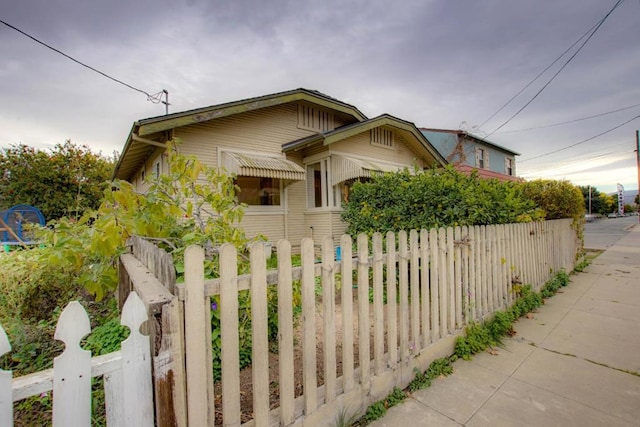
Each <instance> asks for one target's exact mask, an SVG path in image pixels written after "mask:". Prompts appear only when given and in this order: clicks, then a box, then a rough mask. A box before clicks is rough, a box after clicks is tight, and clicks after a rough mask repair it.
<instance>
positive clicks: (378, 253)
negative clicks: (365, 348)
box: [371, 233, 391, 375]
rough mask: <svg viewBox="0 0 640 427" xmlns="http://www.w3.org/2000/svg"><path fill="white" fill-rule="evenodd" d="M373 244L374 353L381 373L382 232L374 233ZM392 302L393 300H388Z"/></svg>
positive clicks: (382, 364)
mask: <svg viewBox="0 0 640 427" xmlns="http://www.w3.org/2000/svg"><path fill="white" fill-rule="evenodd" d="M371 245H372V246H373V354H374V356H373V357H374V360H375V366H374V368H375V373H376V375H380V374H381V373H382V371H383V370H384V368H385V366H384V361H383V358H384V357H383V355H384V306H383V278H382V270H383V269H382V266H383V261H384V260H383V257H382V234H381V233H374V234H373V236H372V239H371ZM387 303H388V304H391V301H387Z"/></svg>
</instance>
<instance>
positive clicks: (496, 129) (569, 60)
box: [487, 0, 624, 137]
mask: <svg viewBox="0 0 640 427" xmlns="http://www.w3.org/2000/svg"><path fill="white" fill-rule="evenodd" d="M623 1H624V0H618V1H617V2H616V4H615V5H614V6H613V7H612V8H611V10H610V11H609V12H607V14H606V15H605V16H604V18H602V19H601V20H600V22H599V23H598V24H597V25H596V27H595V29H594V30H593V31H592V32H591V34H589V36H588V37H587V38H586V40H585V41H584V42H582V44H581V45H580V47H578V50H576V51H575V52H574V53H573V55H571V56H570V57H569V59H567V61H566V62H565V63H564V64H563V65H562V67H560V69H559V70H558V71H556V73H555V74H554V75H553V76H551V78H550V79H549V81H548V82H547V83H545V84H544V86H542V88H541V89H540V90H539V91H538V92H536V94H535V95H533V97H532V98H531V99H530V100H529V101H528V102H527V103H526V104H524V105H523V106H522V107H521V108H520V109H519V110H518V111H516V112H515V114H513V115H512V116H511V117H509V118H508V119H507V120H506V121H505V122H504V123H502V124H501V125H500V126H498V127H497V128H495V129H494V130H493V131H491V132H490V133H489V134H488V135H487V137H489V136H491V135H493V134H494V133H495V132H496V131H498V130H500V129H502V128H503V127H504V126H505V125H506V124H507V123H509V122H510V121H511V120H513V119H514V118H515V117H516V116H517V115H518V114H520V113H521V112H522V111H523V110H524V109H525V108H527V107H528V106H529V104H531V103H532V102H533V101H534V100H535V99H536V98H537V97H538V95H540V94H541V93H542V91H544V90H545V89H546V88H547V86H549V85H550V84H551V82H552V81H553V80H554V79H555V78H556V77H557V76H558V74H560V73H561V72H562V71H563V70H564V69H565V67H566V66H567V65H569V63H570V62H571V61H572V60H573V58H575V57H576V55H578V53H580V51H581V50H582V48H584V47H585V45H586V44H587V43H588V42H589V40H591V38H592V37H593V36H594V34H595V33H596V32H597V31H598V30H599V29H600V27H601V26H602V24H604V22H605V21H606V20H607V18H608V17H609V16H610V15H611V14H612V13H613V11H614V10H616V9H617V8H618V6H620V4H621V3H622V2H623Z"/></svg>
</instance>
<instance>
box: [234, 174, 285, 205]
mask: <svg viewBox="0 0 640 427" xmlns="http://www.w3.org/2000/svg"><path fill="white" fill-rule="evenodd" d="M236 185H237V186H238V187H240V191H239V192H238V201H239V202H240V203H246V204H247V205H249V206H280V180H279V179H278V178H262V177H255V176H238V177H236Z"/></svg>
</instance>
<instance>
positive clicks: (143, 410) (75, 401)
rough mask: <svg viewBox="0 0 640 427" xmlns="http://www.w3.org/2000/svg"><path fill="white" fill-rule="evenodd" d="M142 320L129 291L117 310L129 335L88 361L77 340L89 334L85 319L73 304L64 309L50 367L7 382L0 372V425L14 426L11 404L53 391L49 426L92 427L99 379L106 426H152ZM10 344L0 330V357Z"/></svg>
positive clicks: (9, 377)
mask: <svg viewBox="0 0 640 427" xmlns="http://www.w3.org/2000/svg"><path fill="white" fill-rule="evenodd" d="M145 321H147V314H146V309H145V306H144V304H143V302H142V301H141V300H140V298H139V297H138V295H137V294H136V293H131V294H130V296H129V297H128V298H127V301H126V303H125V305H124V307H123V309H122V316H121V324H122V325H124V326H127V327H128V328H129V329H130V331H131V333H130V335H129V337H128V338H127V339H126V340H124V341H123V342H122V344H121V350H120V351H116V352H113V353H109V354H106V355H103V356H98V357H94V358H91V352H90V351H87V350H83V349H82V348H81V347H80V341H81V340H82V338H83V337H85V336H87V335H88V334H89V333H90V332H91V327H90V323H89V317H88V316H87V313H86V311H85V310H84V308H83V307H82V305H80V303H78V302H77V301H73V302H71V303H69V304H68V305H67V307H66V308H65V309H64V311H63V312H62V314H61V315H60V318H59V320H58V324H57V327H56V332H55V336H54V337H55V339H57V340H60V341H62V342H64V343H65V350H64V352H63V353H62V354H61V355H59V356H58V357H56V358H55V359H54V362H53V369H48V370H46V371H41V372H36V373H33V374H30V375H25V376H22V377H18V378H14V379H12V373H11V372H8V371H2V370H0V426H3V427H5V426H9V427H11V426H12V425H13V402H16V401H19V400H22V399H25V398H27V397H30V396H37V395H40V394H41V393H45V392H49V391H51V390H53V426H54V427H63V426H64V427H76V426H77V427H81V426H82V427H84V426H87V427H88V426H90V425H91V378H92V377H99V376H102V377H103V378H104V388H105V403H106V418H107V425H108V426H109V427H120V426H122V427H125V426H149V427H151V426H153V425H154V410H153V392H152V385H151V358H150V344H149V337H148V336H145V335H143V334H142V333H141V332H140V327H141V325H142V324H143V323H144V322H145ZM10 351H11V345H10V344H9V340H8V338H7V335H6V333H5V331H4V329H3V328H2V326H0V356H2V355H4V354H6V353H9V352H10Z"/></svg>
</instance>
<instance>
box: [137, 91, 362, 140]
mask: <svg viewBox="0 0 640 427" xmlns="http://www.w3.org/2000/svg"><path fill="white" fill-rule="evenodd" d="M300 100H305V101H309V102H314V103H317V104H320V105H323V106H325V107H327V108H331V109H333V110H337V111H340V112H342V113H344V114H348V115H350V116H352V117H354V118H355V119H356V120H358V121H363V120H367V116H365V115H364V114H363V113H362V112H361V111H360V110H358V109H357V108H356V107H355V106H353V105H350V104H347V103H344V102H342V101H339V100H337V99H334V98H331V97H329V96H327V95H324V94H322V93H320V92H314V91H310V90H307V89H302V88H300V89H295V90H291V91H287V92H279V93H275V94H271V95H265V96H260V97H255V98H249V99H244V100H240V101H233V102H228V103H225V104H219V105H214V106H210V107H205V108H199V109H196V110H189V111H184V112H181V113H174V114H169V115H166V116H157V117H151V118H148V119H143V120H140V121H139V122H138V123H139V124H140V129H139V133H138V134H139V135H140V136H144V135H148V134H151V133H156V132H161V131H164V130H169V129H174V128H176V127H181V126H187V125H190V124H196V123H201V122H205V121H209V120H213V119H218V118H221V117H226V116H230V115H234V114H238V113H243V112H247V111H253V110H258V109H261V108H266V107H272V106H276V105H281V104H285V103H288V102H293V101H300Z"/></svg>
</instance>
